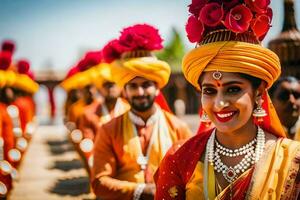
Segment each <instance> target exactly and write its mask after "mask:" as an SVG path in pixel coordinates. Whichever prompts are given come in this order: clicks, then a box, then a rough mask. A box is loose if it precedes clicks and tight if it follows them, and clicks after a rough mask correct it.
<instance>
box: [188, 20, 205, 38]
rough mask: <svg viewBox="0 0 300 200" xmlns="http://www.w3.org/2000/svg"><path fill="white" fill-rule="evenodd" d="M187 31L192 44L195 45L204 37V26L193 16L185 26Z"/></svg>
mask: <svg viewBox="0 0 300 200" xmlns="http://www.w3.org/2000/svg"><path fill="white" fill-rule="evenodd" d="M185 30H186V32H187V37H188V39H189V41H190V42H192V43H194V42H200V41H201V39H202V37H203V32H204V26H203V24H202V23H201V22H200V21H199V20H198V19H197V18H196V17H195V16H193V15H192V16H190V17H189V19H188V21H187V24H186V26H185Z"/></svg>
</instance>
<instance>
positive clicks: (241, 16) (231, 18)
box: [224, 5, 253, 33]
mask: <svg viewBox="0 0 300 200" xmlns="http://www.w3.org/2000/svg"><path fill="white" fill-rule="evenodd" d="M252 17H253V15H252V12H251V10H250V9H249V8H247V7H246V6H244V5H238V6H235V7H234V8H232V9H231V10H230V11H229V12H228V13H227V15H226V18H225V22H224V25H225V27H226V28H227V29H229V30H231V31H233V32H235V33H242V32H245V31H247V30H248V28H249V26H250V22H251V20H252Z"/></svg>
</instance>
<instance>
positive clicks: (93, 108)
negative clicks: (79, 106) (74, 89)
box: [78, 99, 130, 140]
mask: <svg viewBox="0 0 300 200" xmlns="http://www.w3.org/2000/svg"><path fill="white" fill-rule="evenodd" d="M103 104H104V102H103V101H102V100H100V99H99V100H98V99H97V100H94V102H93V103H92V104H90V105H88V106H86V107H84V112H83V114H82V116H81V117H80V119H79V126H78V128H79V129H80V130H81V131H82V133H83V137H84V138H89V139H92V140H94V137H95V135H96V132H97V129H98V128H99V126H101V125H102V124H104V123H106V122H108V121H110V120H111V119H112V118H115V117H118V116H120V115H122V114H123V113H125V112H126V111H128V110H129V109H130V106H129V104H128V103H127V102H125V101H124V100H122V99H119V100H118V101H117V103H116V104H118V105H116V107H115V109H118V110H115V109H113V110H112V111H111V112H110V113H109V116H107V117H106V118H104V117H105V116H104V114H105V113H103V109H102V108H103V107H102V106H103ZM107 118H109V119H107Z"/></svg>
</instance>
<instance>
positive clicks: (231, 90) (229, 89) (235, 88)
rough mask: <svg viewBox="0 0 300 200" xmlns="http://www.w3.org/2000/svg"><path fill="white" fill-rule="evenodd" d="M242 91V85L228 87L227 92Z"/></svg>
mask: <svg viewBox="0 0 300 200" xmlns="http://www.w3.org/2000/svg"><path fill="white" fill-rule="evenodd" d="M240 91H241V88H240V87H230V88H228V89H227V92H228V93H230V94H236V93H239V92H240Z"/></svg>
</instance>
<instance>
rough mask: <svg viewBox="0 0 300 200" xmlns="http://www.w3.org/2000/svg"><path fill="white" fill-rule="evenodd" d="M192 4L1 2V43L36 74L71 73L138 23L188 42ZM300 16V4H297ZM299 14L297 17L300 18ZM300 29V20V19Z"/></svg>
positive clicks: (168, 0)
mask: <svg viewBox="0 0 300 200" xmlns="http://www.w3.org/2000/svg"><path fill="white" fill-rule="evenodd" d="M189 3H190V0H152V1H143V0H125V1H124V0H106V1H104V0H35V1H34V0H0V41H2V40H3V39H13V40H15V41H16V43H17V51H16V54H15V58H16V59H18V58H23V57H24V58H28V59H29V60H30V61H31V63H32V67H33V69H34V70H45V69H47V66H51V67H52V68H53V69H55V70H59V71H66V70H67V69H68V68H69V67H71V65H73V64H75V63H76V61H77V59H78V58H79V56H81V55H82V54H83V52H84V51H86V50H98V49H101V48H102V46H103V45H104V44H105V43H106V42H107V41H108V40H110V39H113V38H115V37H117V36H118V35H119V31H120V30H121V29H122V28H123V27H125V26H128V25H132V24H134V23H143V22H146V23H149V24H152V25H155V26H156V27H157V28H158V29H159V30H160V33H161V34H162V37H163V38H164V39H165V40H166V41H168V39H169V34H170V31H171V27H172V26H175V27H177V29H178V30H180V31H181V34H182V36H183V38H184V39H185V42H186V44H187V47H188V48H192V45H190V44H189V43H188V41H187V40H186V37H185V32H184V24H185V22H186V20H187V17H188V11H187V5H188V4H189ZM272 7H273V11H274V18H273V27H272V28H271V31H270V32H269V34H268V35H267V38H266V41H268V40H269V39H271V38H274V37H275V36H276V35H278V33H279V32H280V30H281V27H282V21H283V12H282V11H283V0H273V2H272ZM296 7H297V8H296V10H297V11H299V12H300V2H298V3H297V2H296ZM297 14H298V13H297ZM297 19H298V20H297V21H298V25H300V23H299V22H300V17H298V15H297ZM264 44H266V43H264Z"/></svg>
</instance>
